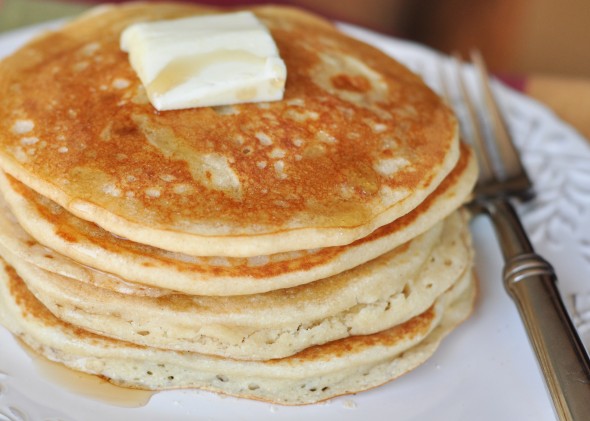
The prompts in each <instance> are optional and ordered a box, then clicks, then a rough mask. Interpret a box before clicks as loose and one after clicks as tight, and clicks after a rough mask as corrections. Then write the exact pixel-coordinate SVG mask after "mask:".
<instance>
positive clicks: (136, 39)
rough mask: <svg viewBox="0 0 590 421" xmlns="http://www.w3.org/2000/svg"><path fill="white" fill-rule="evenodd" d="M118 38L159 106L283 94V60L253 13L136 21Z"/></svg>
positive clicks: (259, 98) (187, 105)
mask: <svg viewBox="0 0 590 421" xmlns="http://www.w3.org/2000/svg"><path fill="white" fill-rule="evenodd" d="M120 42H121V49H122V50H123V51H126V52H128V53H129V61H130V63H131V66H132V67H133V69H134V70H135V72H136V73H137V75H138V76H139V79H140V80H141V82H142V83H143V85H144V86H145V89H146V92H147V95H148V98H149V100H150V102H151V103H152V105H153V106H154V107H155V108H156V109H157V110H161V111H162V110H176V109H182V108H193V107H205V106H214V105H229V104H236V103H241V102H261V101H277V100H280V99H282V98H283V92H284V89H285V80H286V77H287V69H286V66H285V63H284V62H283V60H282V59H281V58H280V56H279V52H278V49H277V46H276V44H275V42H274V40H273V38H272V36H271V34H270V32H269V31H268V29H267V28H266V27H265V26H264V25H263V24H262V23H261V22H260V21H259V20H258V19H257V18H256V16H255V15H254V14H253V13H251V12H237V13H226V14H217V15H205V16H195V17H188V18H182V19H175V20H167V21H157V22H145V23H137V24H134V25H131V26H129V27H128V28H126V29H125V31H123V33H122V34H121V39H120Z"/></svg>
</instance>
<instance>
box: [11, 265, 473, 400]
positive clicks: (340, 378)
mask: <svg viewBox="0 0 590 421" xmlns="http://www.w3.org/2000/svg"><path fill="white" fill-rule="evenodd" d="M0 269H1V270H0V322H1V323H2V324H3V325H5V326H6V327H7V328H8V329H10V330H11V331H12V332H13V333H14V334H15V335H17V336H18V337H20V338H21V339H22V340H23V341H24V342H25V343H26V344H27V345H29V346H30V347H31V348H32V349H34V350H36V351H37V352H39V353H41V354H42V355H44V356H45V357H47V358H49V359H50V360H53V361H58V362H60V363H63V364H65V365H67V366H69V367H71V368H73V369H76V370H80V371H83V372H87V373H92V374H98V375H101V376H103V377H105V378H107V379H109V381H111V382H113V383H115V384H119V385H123V386H127V387H134V388H140V389H155V390H162V389H174V388H186V387H191V388H202V389H205V390H211V391H215V392H220V393H225V394H229V395H234V396H239V397H247V398H251V399H259V400H264V401H270V402H276V403H281V404H289V405H293V404H304V403H313V402H318V401H321V400H325V399H329V398H331V397H334V396H338V395H342V394H346V393H353V392H358V391H361V390H366V389H370V388H372V387H376V386H379V385H381V384H383V383H386V382H388V381H390V380H392V379H395V378H397V377H399V376H400V375H402V374H404V373H405V372H407V371H409V370H411V369H413V368H415V367H417V366H418V365H420V364H421V363H422V362H424V361H425V360H426V359H427V358H428V357H429V356H430V355H432V353H433V352H434V351H435V350H436V348H437V346H438V344H439V342H440V341H441V339H442V338H443V337H444V336H445V335H447V334H448V333H449V332H450V331H451V330H452V329H454V328H455V327H456V326H457V325H458V324H459V323H460V322H461V321H463V320H464V319H465V318H466V317H467V316H468V315H469V313H470V312H471V309H472V306H473V302H474V298H475V284H474V281H473V278H472V274H471V272H467V273H466V274H465V276H464V277H463V278H462V279H460V280H459V281H458V282H457V283H456V284H455V285H454V286H453V287H452V288H451V289H450V290H449V291H447V292H446V293H445V294H443V295H442V296H441V297H440V298H439V299H438V300H437V301H436V303H435V304H434V305H433V306H432V307H431V308H430V309H428V310H427V311H426V312H424V313H422V314H420V315H419V316H416V317H414V318H412V319H410V320H409V321H407V322H405V323H403V324H401V325H398V326H396V327H393V328H391V329H387V330H384V331H382V332H379V333H375V334H372V335H367V336H352V337H349V338H346V339H341V340H338V341H333V342H330V343H328V344H325V345H319V346H315V347H311V348H308V349H306V350H305V351H302V352H300V353H298V354H295V355H293V356H291V357H287V358H282V359H276V360H269V361H238V360H232V359H225V358H219V357H209V356H206V355H203V354H198V353H191V352H178V351H166V350H161V349H158V348H149V347H143V346H138V345H132V344H129V343H126V342H122V341H117V340H113V339H108V338H105V337H102V336H98V335H95V334H92V333H89V332H86V331H84V330H82V329H80V328H77V327H74V326H72V325H70V324H68V323H66V322H63V321H61V320H59V319H57V318H56V317H55V316H53V314H51V313H50V312H49V311H48V310H47V309H46V308H45V307H44V306H43V305H42V304H41V303H40V302H39V301H37V299H36V298H35V297H34V296H33V294H31V293H30V292H29V291H28V289H27V288H26V286H25V284H24V283H23V282H22V280H21V279H20V278H19V276H18V275H17V274H16V272H15V271H14V270H13V269H12V268H11V267H10V266H8V265H7V264H4V265H2V267H1V268H0Z"/></svg>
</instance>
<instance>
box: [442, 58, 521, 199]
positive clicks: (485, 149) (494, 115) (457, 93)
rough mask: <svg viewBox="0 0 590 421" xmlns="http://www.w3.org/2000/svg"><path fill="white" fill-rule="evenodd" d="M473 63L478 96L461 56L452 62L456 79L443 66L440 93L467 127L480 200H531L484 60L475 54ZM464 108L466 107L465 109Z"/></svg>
mask: <svg viewBox="0 0 590 421" xmlns="http://www.w3.org/2000/svg"><path fill="white" fill-rule="evenodd" d="M471 60H472V63H473V67H474V69H475V72H476V76H477V78H476V79H477V81H476V84H477V85H478V86H479V88H478V89H479V91H478V92H476V89H475V87H474V83H470V80H468V79H467V75H466V74H465V73H466V72H465V69H464V68H463V67H464V66H463V62H462V60H461V58H460V56H459V55H458V54H454V55H453V58H452V63H451V64H452V70H453V72H452V75H453V76H449V74H448V72H447V70H446V67H445V66H444V65H443V64H442V63H441V64H440V69H439V76H440V84H441V87H442V92H441V93H442V94H443V96H444V97H445V98H446V100H447V102H448V103H449V105H451V106H453V108H454V109H455V111H456V112H457V114H458V115H460V117H462V118H460V120H461V121H462V122H463V123H464V124H465V125H466V126H467V127H465V126H463V127H462V136H463V138H464V139H465V140H468V141H471V144H472V146H473V149H474V150H475V153H476V156H477V159H478V162H479V166H480V177H479V182H478V187H477V191H476V194H477V196H479V197H482V196H485V197H489V196H499V195H501V196H507V195H516V196H519V197H520V198H523V199H528V198H530V197H531V196H532V194H531V193H532V190H531V182H530V180H529V178H528V176H527V174H526V171H525V170H524V167H523V165H522V163H521V160H520V157H519V154H518V151H517V150H516V148H515V146H514V143H513V142H512V139H511V137H510V134H509V132H508V128H507V125H506V122H505V120H504V118H503V117H502V113H501V112H500V109H499V106H498V105H497V103H496V99H495V98H494V94H493V92H492V88H491V83H490V78H489V76H488V72H487V69H486V66H485V63H484V61H483V58H482V56H481V54H480V53H479V52H477V51H474V52H472V54H471ZM453 81H454V83H453ZM461 104H463V105H464V108H463V109H462V107H461ZM477 110H483V111H480V112H478V111H477Z"/></svg>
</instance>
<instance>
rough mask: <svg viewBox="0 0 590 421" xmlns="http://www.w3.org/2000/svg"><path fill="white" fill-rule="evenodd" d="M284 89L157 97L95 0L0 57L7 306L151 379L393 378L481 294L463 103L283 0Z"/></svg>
mask: <svg viewBox="0 0 590 421" xmlns="http://www.w3.org/2000/svg"><path fill="white" fill-rule="evenodd" d="M253 10H254V12H255V13H256V14H257V15H258V17H259V18H260V19H261V20H262V21H263V22H264V23H265V24H266V25H267V26H268V28H269V29H270V31H271V33H272V35H273V37H274V39H275V41H276V43H277V45H278V47H279V50H280V54H281V57H282V58H283V60H284V61H285V63H286V65H287V71H288V79H287V85H286V91H285V97H284V99H283V100H282V101H277V102H272V103H252V104H240V105H233V106H223V107H208V108H196V109H187V110H179V111H167V112H157V111H156V110H154V109H153V107H152V106H151V105H150V104H149V102H148V101H147V98H146V95H145V90H144V88H143V86H142V85H141V83H140V82H139V80H138V79H137V77H136V75H135V73H134V72H133V70H132V69H131V67H130V65H129V62H128V59H127V56H126V54H125V53H123V52H122V51H120V49H119V35H120V33H121V31H122V30H123V29H124V28H125V27H127V26H128V25H130V24H131V23H134V22H139V21H146V20H155V19H171V18H176V17H183V16H187V15H194V14H199V13H212V12H213V11H212V10H210V9H202V8H197V7H195V6H189V5H175V4H131V5H126V6H117V7H114V6H109V7H101V8H98V9H96V10H94V11H93V12H91V13H89V14H87V15H85V16H82V17H81V18H79V19H78V20H76V21H74V22H72V23H70V24H68V25H66V26H65V27H63V28H62V29H60V30H58V31H56V32H52V33H47V34H43V35H42V36H40V37H39V38H37V39H35V40H33V41H32V42H31V43H29V44H28V45H26V46H25V47H23V48H22V49H21V50H19V51H18V52H16V53H15V54H14V55H12V56H11V57H9V58H7V59H5V60H4V61H3V62H2V63H1V65H0V166H1V168H2V170H3V172H2V174H1V176H0V191H1V192H2V197H3V200H2V203H1V212H0V255H1V256H2V258H3V260H2V264H1V265H0V268H1V270H0V272H1V276H0V278H1V282H0V323H2V324H3V325H4V326H5V327H6V328H8V329H9V330H10V331H12V332H13V333H14V334H15V335H17V336H18V337H20V338H21V339H22V340H23V341H24V342H25V343H26V344H27V345H29V346H30V347H32V348H33V349H35V350H37V351H38V352H39V353H41V354H42V355H44V356H46V357H47V358H49V359H51V360H54V361H58V362H61V363H63V364H65V365H67V366H69V367H71V368H74V369H76V370H80V371H84V372H87V373H94V374H97V375H100V376H103V377H106V378H108V379H109V380H110V381H112V382H113V383H116V384H119V385H124V386H129V387H135V388H143V389H153V390H161V389H171V388H184V387H191V388H192V387H194V388H202V389H207V390H213V391H217V392H222V393H226V394H231V395H235V396H241V397H248V398H254V399H261V400H266V401H272V402H277V403H282V404H301V403H312V402H317V401H320V400H323V399H327V398H330V397H332V396H336V395H341V394H345V393H353V392H357V391H360V390H364V389H368V388H371V387H374V386H377V385H380V384H382V383H385V382H387V381H389V380H391V379H393V378H395V377H397V376H399V375H401V374H403V373H404V372H406V371H408V370H410V369H412V368H414V367H416V366H417V365H418V364H420V363H422V362H423V361H424V360H425V359H427V358H428V357H429V356H430V355H431V354H432V353H433V352H434V350H435V348H436V347H437V345H438V343H439V342H440V340H441V339H442V338H443V337H444V336H445V335H446V334H447V333H448V332H449V331H450V330H452V329H453V328H454V327H455V326H456V325H457V324H459V323H460V322H461V321H462V320H464V319H465V318H466V317H467V316H468V314H469V313H470V311H471V308H472V305H473V299H474V289H475V286H474V279H473V275H472V261H473V256H472V250H471V244H470V236H469V232H468V227H467V218H466V215H465V214H463V213H462V211H461V210H460V207H461V205H462V204H463V203H464V202H465V201H466V200H467V198H468V196H469V194H470V191H471V189H472V187H473V184H474V182H475V178H476V172H477V170H476V164H475V162H474V157H473V155H472V153H471V152H470V150H469V149H468V148H467V147H465V146H464V145H462V144H461V143H460V142H459V139H458V134H457V132H458V128H457V122H456V120H455V118H454V116H453V114H452V112H451V111H450V110H449V109H448V108H447V107H446V106H445V104H444V103H443V102H442V101H441V100H440V99H439V98H438V97H437V96H436V95H435V94H434V93H433V92H431V91H430V90H429V89H428V88H427V87H426V86H425V85H424V84H423V82H422V81H421V80H420V79H419V78H418V77H417V76H415V75H413V74H412V73H411V72H409V71H408V70H406V69H405V68H404V67H403V66H401V65H400V64H398V63H397V62H395V61H394V60H392V59H391V58H389V57H388V56H386V55H385V54H383V53H381V52H379V51H377V50H375V49H374V48H372V47H369V46H367V45H364V44H362V43H360V42H358V41H356V40H353V39H350V38H348V37H346V36H345V35H343V34H341V33H340V32H338V31H337V30H336V29H335V28H334V27H333V26H332V25H331V24H329V23H327V22H325V21H323V20H321V19H319V18H317V17H314V16H312V15H310V14H307V13H304V12H301V11H297V10H294V9H289V8H278V7H261V8H255V9H253Z"/></svg>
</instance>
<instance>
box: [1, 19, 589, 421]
mask: <svg viewBox="0 0 590 421" xmlns="http://www.w3.org/2000/svg"><path fill="white" fill-rule="evenodd" d="M55 25H56V24H55V23H53V24H51V25H50V26H55ZM44 28H47V25H44V26H37V27H33V28H27V29H24V30H19V31H15V32H11V33H7V34H5V35H2V36H0V56H3V55H6V54H8V53H10V52H11V51H12V50H14V49H15V48H17V47H18V45H20V44H21V43H23V42H24V41H25V40H26V39H28V38H30V37H31V36H33V35H34V34H36V33H38V32H39V31H41V30H42V29H44ZM341 28H342V29H343V30H344V31H346V32H348V33H350V34H351V35H353V36H355V37H358V38H361V39H363V40H365V41H366V42H368V43H370V44H373V45H375V46H377V47H379V48H381V49H383V50H384V51H386V52H387V53H389V54H391V55H392V56H394V57H396V58H397V59H399V60H400V61H402V62H405V63H407V64H408V65H409V66H410V67H414V68H419V69H420V71H421V72H422V73H425V74H426V79H427V80H429V79H430V76H431V75H433V74H434V71H435V69H436V60H438V59H439V58H440V57H439V56H438V55H437V54H436V53H434V52H432V51H431V50H428V49H426V48H424V47H421V46H418V45H415V44H411V43H408V42H402V41H399V40H395V39H392V38H389V37H385V36H382V35H378V34H375V33H372V32H369V31H366V30H364V29H360V28H357V27H353V26H349V25H341ZM466 71H468V70H466ZM495 88H496V91H497V93H498V94H499V96H500V99H501V101H502V102H503V105H504V106H505V108H506V110H507V111H508V113H507V115H508V117H509V123H510V126H511V128H512V130H513V133H514V135H515V138H516V142H517V144H518V145H519V146H520V148H521V149H522V151H523V154H524V158H525V164H526V166H527V167H528V169H529V172H530V175H531V176H532V178H533V179H534V180H535V183H536V188H537V191H538V195H537V198H536V199H535V200H534V202H532V203H531V204H529V205H527V207H526V208H521V209H520V210H521V211H522V214H523V215H524V222H525V225H526V226H527V228H528V229H529V231H530V233H531V237H532V240H533V242H534V244H535V246H536V247H537V249H538V251H540V252H541V253H542V254H543V255H544V256H545V257H546V258H548V259H549V260H550V261H551V262H552V263H553V264H554V266H555V267H556V269H557V272H558V275H559V278H560V281H561V289H562V291H563V293H564V295H565V296H566V298H567V299H568V302H570V310H576V309H575V308H573V304H572V303H573V301H572V300H571V297H572V296H573V294H580V295H579V297H580V298H579V299H578V301H577V303H578V306H584V305H585V303H589V305H588V309H590V300H584V298H585V297H586V296H585V295H583V294H584V293H585V292H588V291H590V286H587V285H586V284H585V283H584V280H585V277H586V276H587V275H588V274H589V273H590V270H589V268H590V226H589V224H590V188H589V187H588V186H590V147H589V146H588V144H587V143H586V141H585V140H584V139H582V138H581V136H580V135H579V134H578V133H576V132H575V131H574V130H572V129H571V128H570V127H568V126H567V125H566V124H564V123H562V122H561V121H559V119H557V118H556V117H555V116H554V115H553V114H552V113H551V112H549V111H548V110H546V109H545V108H543V107H542V106H541V105H539V104H537V103H535V102H533V101H531V100H530V99H528V98H526V97H524V96H522V95H520V94H517V93H515V92H513V91H511V90H509V89H507V88H505V87H503V86H500V85H498V86H496V87H495ZM40 89H41V87H40ZM473 232H474V238H475V245H476V249H477V252H478V254H477V262H476V264H477V270H478V273H479V276H480V279H481V288H480V295H479V301H478V303H477V306H476V309H475V313H474V314H473V316H472V317H471V318H470V319H469V320H468V321H467V322H465V323H464V324H463V325H462V326H460V327H459V328H458V329H457V330H456V331H455V332H453V333H452V334H451V335H450V336H449V337H448V338H447V340H445V341H444V342H443V344H442V345H441V347H440V348H439V350H438V351H437V352H436V354H435V355H434V356H433V358H431V359H430V360H429V361H428V362H426V363H425V364H424V365H422V366H421V367H419V368H418V369H416V370H415V371H413V372H411V373H409V374H408V375H405V376H403V377H402V378H400V379H398V380H396V381H394V382H392V383H389V384H387V385H384V386H382V387H379V388H377V389H374V390H371V391H368V392H364V393H360V394H358V395H354V396H348V397H341V398H336V399H332V400H331V401H329V402H327V403H324V404H321V405H311V406H304V407H280V406H274V405H270V404H265V403H260V402H251V401H247V400H239V399H234V398H224V397H220V396H217V395H215V394H211V393H207V392H200V391H192V390H188V391H172V392H163V393H158V394H156V395H154V396H153V397H152V399H151V400H150V402H149V403H148V404H147V405H145V406H142V407H139V408H124V407H119V406H114V405H112V404H109V403H106V402H104V401H101V400H97V399H93V398H88V397H85V396H82V395H79V394H75V393H72V392H70V391H69V390H66V389H64V388H62V387H60V386H59V385H57V384H55V383H54V382H52V381H51V379H48V378H46V377H44V375H43V374H41V373H39V371H38V369H37V368H36V367H37V365H36V364H34V363H33V362H32V361H31V358H30V357H29V356H28V355H27V354H26V353H25V352H23V350H22V349H21V348H20V346H19V345H18V344H17V343H16V341H15V340H14V339H13V337H12V336H11V335H10V334H9V333H8V332H7V331H6V330H5V329H2V328H0V420H1V421H4V420H11V421H12V420H46V421H49V420H52V421H57V420H62V421H66V420H84V421H93V420H105V419H107V420H110V421H116V420H125V421H134V420H141V421H149V420H162V419H173V420H178V421H182V420H189V419H190V420H194V419H199V420H228V419H231V420H264V419H281V420H301V419H322V420H339V421H345V420H353V419H367V420H368V419H370V420H372V421H377V420H390V419H396V420H398V421H402V420H434V419H436V420H452V421H457V420H479V421H486V420H493V421H496V420H521V421H524V420H534V421H542V420H551V419H554V415H553V410H552V407H551V405H550V401H549V398H548V395H547V393H546V391H545V388H544V385H543V382H542V379H541V376H540V374H539V371H538V369H537V364H536V361H535V358H534V356H533V354H532V351H531V349H530V346H529V343H528V341H527V338H526V335H525V333H524V330H523V328H522V324H521V322H520V319H519V318H518V315H517V313H516V310H515V308H514V306H513V304H512V302H511V301H510V299H509V298H508V296H507V295H506V293H505V292H504V290H503V287H502V282H501V280H500V269H501V265H502V262H501V258H500V254H499V251H498V248H497V245H496V242H495V238H494V235H493V232H492V231H491V228H490V226H489V224H488V223H487V221H486V220H485V219H483V218H478V219H476V220H475V221H474V223H473ZM589 297H590V295H589ZM577 310H584V309H583V308H579V309H577ZM579 313H581V314H579V315H578V316H579V318H578V321H579V322H580V323H582V328H584V325H583V323H584V321H585V320H584V316H585V315H586V316H587V314H586V312H585V311H579ZM587 313H588V314H590V312H587ZM588 319H590V317H588Z"/></svg>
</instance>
